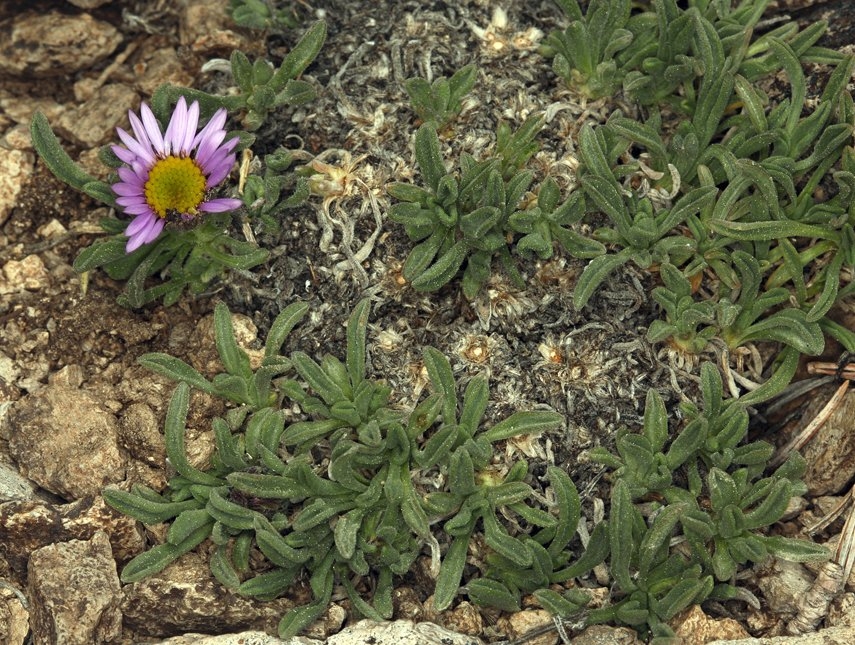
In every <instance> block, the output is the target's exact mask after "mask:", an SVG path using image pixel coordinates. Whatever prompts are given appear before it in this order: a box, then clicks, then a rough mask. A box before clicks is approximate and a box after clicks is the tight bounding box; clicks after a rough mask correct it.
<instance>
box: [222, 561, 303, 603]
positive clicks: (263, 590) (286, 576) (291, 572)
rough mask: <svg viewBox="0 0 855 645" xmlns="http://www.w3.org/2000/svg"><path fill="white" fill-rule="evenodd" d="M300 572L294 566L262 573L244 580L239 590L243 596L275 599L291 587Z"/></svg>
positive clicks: (267, 599)
mask: <svg viewBox="0 0 855 645" xmlns="http://www.w3.org/2000/svg"><path fill="white" fill-rule="evenodd" d="M298 572H299V568H298V567H292V568H290V569H274V570H273V571H269V572H267V573H261V574H258V575H257V576H255V577H253V578H250V579H249V580H246V581H244V582H243V583H242V584H241V585H240V586H239V587H238V588H237V592H238V593H239V594H240V595H241V596H251V597H253V598H258V599H259V600H266V601H269V600H274V599H276V598H278V597H279V596H281V595H282V594H283V593H285V592H286V591H287V590H288V589H290V588H291V586H292V585H293V584H294V581H295V580H296V578H297V573H298Z"/></svg>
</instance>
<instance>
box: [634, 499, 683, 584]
mask: <svg viewBox="0 0 855 645" xmlns="http://www.w3.org/2000/svg"><path fill="white" fill-rule="evenodd" d="M688 508H689V507H688V505H687V504H670V505H668V506H666V507H665V508H663V509H662V510H661V511H659V513H658V514H657V515H656V519H655V520H654V521H653V525H652V526H651V527H650V529H649V530H648V531H647V533H645V535H644V538H643V539H642V540H641V545H640V546H639V548H638V571H639V576H640V577H641V578H645V577H646V576H647V575H648V573H649V572H650V570H651V569H652V568H653V566H654V565H655V564H656V563H657V562H658V561H659V560H660V558H661V555H662V554H663V551H664V553H665V554H667V552H668V547H669V542H670V539H671V534H672V533H673V532H674V527H675V526H677V522H679V521H680V517H681V516H682V515H683V513H685V511H686V510H687V509H688Z"/></svg>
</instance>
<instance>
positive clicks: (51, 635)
mask: <svg viewBox="0 0 855 645" xmlns="http://www.w3.org/2000/svg"><path fill="white" fill-rule="evenodd" d="M27 596H28V597H29V600H30V612H31V613H30V627H31V629H32V637H33V638H32V640H33V644H34V645H42V644H44V645H50V644H53V643H69V644H73V643H81V644H83V643H87V644H90V643H91V644H92V645H98V644H100V643H110V642H115V641H116V640H118V639H119V637H120V636H121V634H122V614H121V611H120V609H119V606H120V604H121V597H122V596H121V590H120V585H119V576H118V575H117V573H116V563H115V561H114V560H113V553H112V550H111V549H110V540H109V539H108V538H107V534H106V533H104V532H101V531H99V532H98V533H96V534H95V535H94V536H93V537H92V539H91V540H88V541H82V540H72V541H70V542H63V543H59V544H51V545H50V546H46V547H44V548H41V549H39V550H38V551H36V552H35V553H33V555H32V556H31V557H30V564H29V567H28V586H27Z"/></svg>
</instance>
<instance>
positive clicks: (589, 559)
mask: <svg viewBox="0 0 855 645" xmlns="http://www.w3.org/2000/svg"><path fill="white" fill-rule="evenodd" d="M368 307H369V303H368V301H367V300H366V301H363V302H361V303H360V304H359V305H358V306H357V307H356V308H355V310H354V312H353V314H352V315H351V317H350V319H349V321H348V325H347V356H346V358H345V360H344V361H343V362H342V361H341V360H339V359H338V358H336V357H334V356H331V355H326V356H324V357H323V358H322V359H321V361H320V362H316V361H315V360H313V359H312V358H310V357H309V356H308V355H306V354H305V353H303V352H299V351H295V352H293V353H292V354H291V355H290V356H289V357H285V356H282V355H281V347H282V344H283V342H284V340H285V338H286V336H287V335H288V333H289V332H290V331H291V329H292V328H293V327H294V325H296V324H297V323H298V322H299V320H300V319H301V318H302V317H303V316H304V315H305V313H306V311H307V307H306V306H305V305H302V304H293V305H291V306H289V307H288V308H286V309H285V310H284V311H283V312H282V313H281V314H280V315H279V316H278V317H277V319H276V320H275V322H274V324H273V326H272V328H271V331H270V334H269V336H268V338H267V342H266V344H265V349H264V358H263V360H262V362H261V365H260V366H259V367H258V368H257V369H256V370H252V369H251V366H250V360H249V357H248V356H247V354H246V353H245V352H244V351H243V350H241V349H240V347H239V346H238V345H237V342H236V341H235V339H234V335H233V334H234V332H233V328H232V325H231V317H230V315H229V312H228V310H227V309H226V307H225V306H224V305H222V304H220V305H218V306H217V308H216V311H215V321H214V322H215V334H216V343H217V349H218V351H219V354H220V357H221V360H222V363H223V366H224V367H225V369H226V371H225V373H222V374H218V375H217V376H216V377H214V379H213V380H208V379H206V378H205V377H204V376H202V375H201V374H200V373H198V372H197V371H196V370H195V369H193V368H192V367H191V366H189V365H187V364H186V363H184V362H182V361H180V360H178V359H176V358H173V357H170V356H168V355H166V354H147V355H145V356H143V357H142V358H141V359H140V362H141V363H142V364H143V365H145V366H147V367H149V368H151V369H153V370H154V371H156V372H158V373H161V374H164V375H166V376H169V377H170V378H173V379H176V380H178V381H179V382H180V383H179V385H178V387H177V389H176V391H175V394H174V395H173V398H172V401H171V403H170V405H169V410H168V412H167V419H166V428H165V433H166V450H167V455H168V457H169V462H170V464H171V465H172V466H173V467H174V468H175V471H176V475H175V476H174V477H172V479H171V480H170V482H169V487H168V490H167V491H165V492H164V493H162V494H161V493H157V492H155V491H152V490H150V489H147V488H145V487H142V486H136V487H134V489H133V490H132V491H131V492H127V491H122V490H119V489H115V488H110V489H107V490H105V491H104V497H105V499H106V500H107V502H108V503H109V504H110V505H112V506H113V507H115V508H117V509H118V510H120V511H122V512H125V513H127V514H129V515H131V516H133V517H135V518H137V519H139V520H140V521H142V522H145V523H148V524H153V523H158V522H165V521H171V526H170V528H169V532H168V534H167V539H166V542H165V543H164V544H161V545H158V546H155V547H153V548H152V549H150V550H149V551H147V552H145V553H142V554H140V555H139V556H137V557H136V558H134V559H133V560H132V561H131V562H130V563H128V565H127V566H126V567H125V569H124V570H123V571H122V580H123V581H125V582H131V581H135V580H139V579H141V578H143V577H145V576H148V575H151V574H153V573H155V572H157V571H159V570H161V569H162V568H163V567H165V566H166V565H167V564H169V563H170V562H172V561H173V560H175V559H176V558H178V557H179V556H180V555H182V554H183V553H186V552H187V551H188V550H190V549H193V548H195V547H196V546H197V545H199V544H200V543H201V542H203V541H204V540H206V539H207V538H210V539H211V541H212V542H213V543H214V544H215V545H216V550H215V552H214V554H213V557H212V559H211V569H212V572H213V575H214V576H215V577H216V578H217V579H218V580H219V581H220V582H221V583H222V584H224V585H225V586H227V587H229V588H231V589H235V590H236V591H237V592H238V593H241V594H245V595H248V596H255V597H260V598H272V597H275V596H277V595H279V594H282V593H283V592H285V590H286V589H288V588H289V587H290V586H292V585H293V584H294V583H295V581H296V580H297V578H298V576H299V575H300V574H301V573H302V572H304V571H305V572H306V573H307V574H308V579H309V584H310V586H311V589H312V593H313V601H312V602H311V603H310V604H308V605H306V606H303V607H300V608H297V609H294V610H292V611H290V612H289V613H288V614H286V615H285V616H284V617H283V619H282V622H281V624H280V633H281V634H282V635H283V636H290V635H293V634H295V633H296V632H298V631H299V630H301V629H302V628H304V627H305V626H306V625H308V624H309V623H311V622H312V621H313V620H315V619H316V618H317V617H318V616H319V615H320V614H321V613H322V612H323V611H324V610H325V609H326V607H327V605H328V603H329V600H330V595H331V593H332V589H333V584H334V582H335V581H337V582H338V584H340V585H342V586H343V587H344V588H345V590H346V591H347V593H348V596H349V597H350V599H351V601H352V603H353V606H354V607H355V608H356V609H357V610H358V611H359V612H360V613H362V614H363V615H365V616H368V617H371V618H375V619H381V618H389V617H391V615H392V588H393V587H392V583H393V577H394V576H396V575H397V576H401V575H404V574H405V573H407V572H408V571H409V570H410V568H411V566H412V564H413V562H414V560H415V558H416V557H417V556H418V555H419V554H420V553H421V552H422V550H423V549H425V548H426V549H429V551H430V553H431V559H432V569H433V573H434V575H435V576H436V592H435V602H436V606H437V609H440V610H442V609H445V608H447V607H448V606H449V605H450V604H451V603H452V601H453V600H454V598H455V597H456V596H457V594H458V592H459V590H460V586H461V583H462V582H463V579H464V576H465V568H466V561H467V555H468V548H469V545H470V542H472V541H473V540H476V539H477V540H480V541H482V542H483V544H485V545H486V553H485V568H486V574H485V575H484V576H483V577H481V578H476V579H473V580H469V581H468V583H467V584H466V586H465V587H464V588H463V590H464V591H465V592H466V593H467V594H468V595H469V596H470V598H472V599H473V600H475V601H477V602H480V603H484V604H490V605H494V606H499V607H503V608H508V609H511V608H519V600H520V594H521V593H522V592H528V591H536V590H538V589H542V588H543V589H545V588H546V587H547V586H548V585H549V584H551V583H553V582H556V581H565V580H567V579H569V578H572V577H573V576H575V575H582V574H585V573H587V572H588V571H589V570H590V569H591V568H592V567H594V566H596V565H597V564H599V563H600V562H602V560H603V559H604V558H605V557H606V555H607V552H606V551H604V550H603V549H602V548H599V549H598V550H595V551H592V552H591V553H589V554H584V555H582V557H580V558H579V559H578V560H576V561H575V562H572V563H571V562H570V560H571V556H572V553H571V552H570V551H569V550H568V549H567V546H568V544H569V543H570V541H571V539H572V538H573V536H574V534H575V532H576V527H577V523H578V521H579V516H580V502H579V496H578V493H577V492H576V489H575V487H574V485H573V483H572V481H571V480H570V478H569V477H568V476H567V474H566V473H565V472H564V471H563V470H561V469H560V468H557V467H551V468H549V470H548V474H547V478H548V483H549V487H550V488H551V489H552V491H553V493H552V496H553V497H554V499H555V501H556V503H555V504H554V505H553V504H548V503H546V502H545V501H544V500H545V498H544V497H543V496H541V495H537V494H536V493H535V490H534V488H532V486H531V485H530V484H529V483H526V480H528V481H530V482H532V483H534V481H533V479H532V478H531V476H530V475H529V474H528V473H527V465H526V463H525V462H518V463H515V464H513V465H511V466H510V468H508V469H503V468H502V467H501V466H497V465H496V464H495V463H494V461H493V459H492V456H493V444H494V443H495V442H497V441H502V440H505V439H508V438H511V437H515V436H518V435H524V434H530V433H537V432H542V431H549V430H552V429H555V428H557V427H558V426H560V425H561V424H562V422H563V419H562V417H561V415H559V414H557V413H555V412H550V411H531V412H515V413H514V414H512V415H510V416H509V417H507V418H506V419H504V420H502V421H500V422H498V423H496V424H495V425H493V426H492V427H489V428H484V427H483V426H482V417H483V415H484V412H485V410H486V407H487V401H488V388H487V381H486V379H485V378H482V377H477V378H474V379H472V380H471V381H470V382H469V384H468V385H467V387H466V388H465V392H464V393H463V396H462V401H460V402H459V403H458V394H457V389H458V388H457V384H456V383H455V381H454V377H453V374H452V371H451V366H450V364H449V362H448V360H447V359H446V358H445V357H444V356H443V355H442V354H441V353H439V352H438V351H436V350H434V349H432V348H428V349H426V350H425V353H424V361H425V365H426V367H427V370H428V374H429V376H430V380H431V383H432V385H433V389H434V392H433V394H431V395H430V396H428V397H427V398H426V399H425V400H423V401H422V402H421V403H420V404H419V405H418V406H417V407H416V408H415V409H414V410H413V411H412V412H411V413H409V414H406V413H403V412H401V411H400V410H398V409H395V408H392V407H391V406H390V405H389V397H390V389H389V388H388V387H387V386H386V385H384V384H383V383H381V382H377V381H373V380H371V379H368V378H366V365H365V349H366V348H365V334H366V328H367V322H368ZM191 386H192V387H195V388H198V389H200V390H203V391H205V392H208V393H211V394H214V395H216V396H220V397H222V398H225V399H227V400H229V401H231V402H232V403H234V404H236V406H237V407H234V408H232V409H231V410H229V412H228V413H227V414H226V415H225V417H224V418H215V419H214V420H213V422H212V428H213V431H214V435H215V440H216V454H215V456H214V457H213V459H212V463H211V465H210V467H209V468H207V469H204V470H202V469H199V468H196V467H194V466H192V465H191V464H190V463H189V462H188V460H187V457H186V454H185V449H184V434H185V420H186V415H187V411H188V404H189V394H190V388H191ZM283 398H287V399H288V400H290V401H291V402H293V403H297V404H299V406H300V408H301V409H302V410H303V412H304V413H305V414H306V415H307V417H308V418H307V420H303V421H298V422H294V423H290V424H288V423H286V419H285V415H284V414H283V412H282V400H283ZM417 482H418V483H417ZM544 487H545V484H544ZM506 516H507V517H513V518H515V519H514V521H513V523H512V526H514V527H515V528H513V529H511V530H510V531H509V529H508V528H506V525H505V521H504V520H503V518H504V517H506ZM438 523H441V526H442V530H439V529H438V528H437V527H438ZM432 527H434V528H433V529H432ZM604 531H605V528H604V527H603V528H601V529H599V530H598V531H597V532H595V537H597V538H598V539H597V543H598V544H599V545H602V544H605V543H606V542H605V541H604V540H603V539H602V538H603V537H604V536H605V533H604ZM440 542H443V543H444V544H446V545H447V547H446V548H445V553H444V554H443V555H441V553H442V547H441V545H440ZM253 547H255V548H257V549H258V550H259V551H260V552H261V553H262V554H264V556H265V557H266V559H267V562H266V565H265V567H266V568H264V567H262V568H261V569H258V568H256V567H250V565H249V560H248V554H249V551H250V549H251V548H253ZM369 575H371V576H373V577H374V580H375V585H374V593H373V598H372V600H371V601H370V602H369V601H368V600H366V599H364V598H363V597H362V595H361V594H360V593H359V592H358V591H357V589H356V587H355V586H354V583H353V579H354V577H355V576H359V577H365V576H369ZM541 593H542V594H543V595H544V597H545V598H546V600H545V602H547V603H549V602H551V603H552V604H551V605H550V606H556V607H560V608H562V610H563V611H567V610H568V608H569V607H575V608H576V609H578V608H579V607H581V606H582V605H583V604H584V602H585V600H586V598H584V597H583V596H581V595H580V594H578V593H575V594H572V595H570V596H567V597H565V596H561V595H558V594H555V593H554V592H547V591H541Z"/></svg>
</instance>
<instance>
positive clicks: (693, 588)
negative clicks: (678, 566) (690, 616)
mask: <svg viewBox="0 0 855 645" xmlns="http://www.w3.org/2000/svg"><path fill="white" fill-rule="evenodd" d="M710 582H711V581H710ZM708 584H709V583H708V582H707V581H706V579H703V580H691V579H689V580H680V581H679V582H678V583H677V584H675V585H674V586H673V587H672V588H671V589H670V590H669V591H668V593H667V594H665V597H664V598H662V599H661V600H660V601H659V602H658V607H657V610H656V613H657V615H658V616H659V618H661V619H662V620H664V621H667V620H671V619H672V618H673V617H674V616H676V615H677V614H679V613H680V612H681V611H683V610H684V609H685V608H686V607H688V606H689V605H691V604H692V603H693V602H700V601H701V600H703V598H699V596H701V595H703V592H704V590H705V589H706V587H707V586H708ZM710 588H711V585H710Z"/></svg>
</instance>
